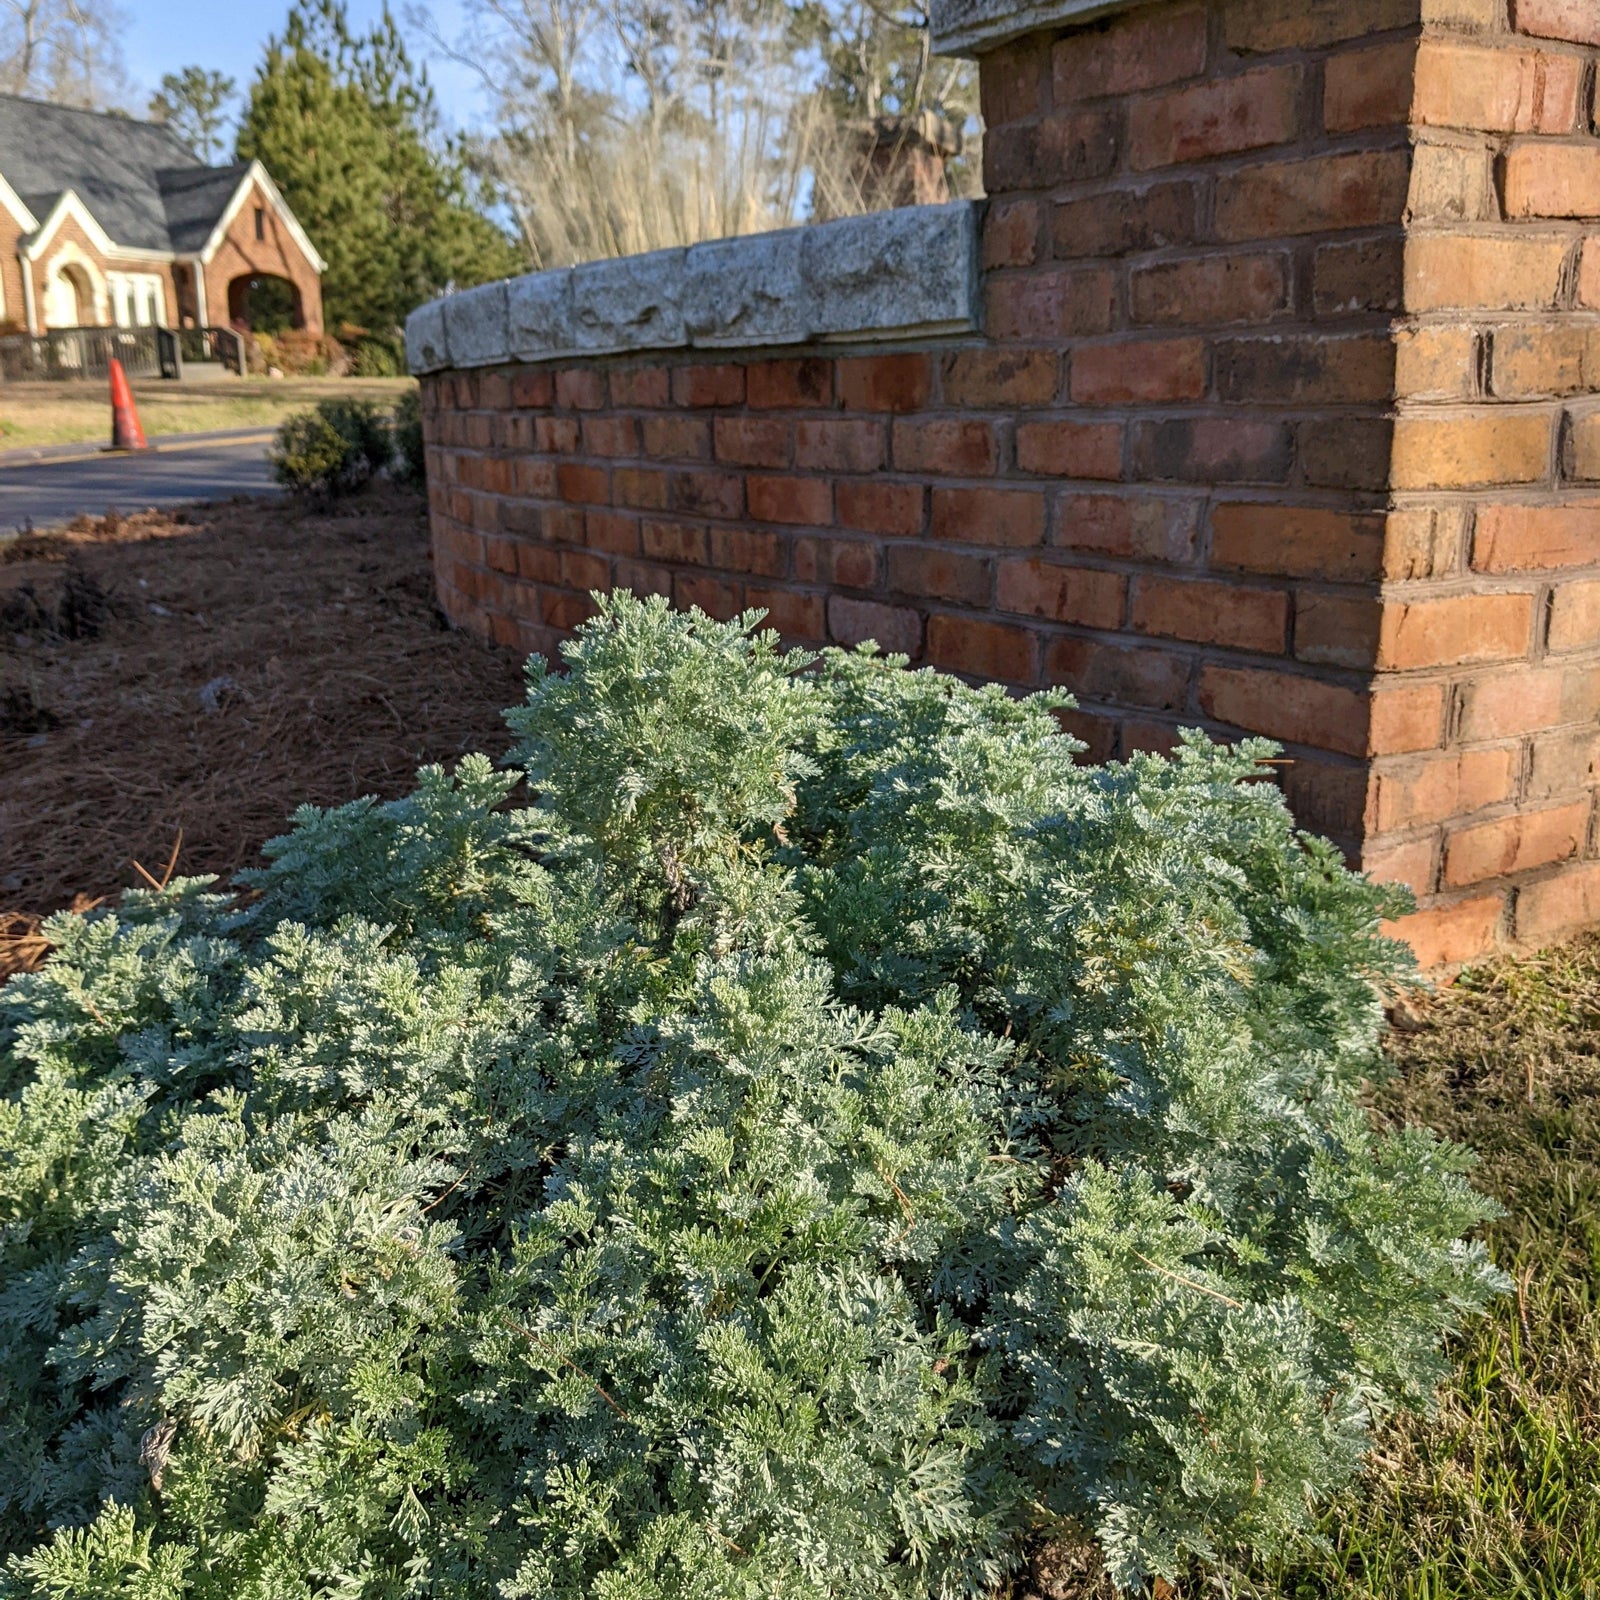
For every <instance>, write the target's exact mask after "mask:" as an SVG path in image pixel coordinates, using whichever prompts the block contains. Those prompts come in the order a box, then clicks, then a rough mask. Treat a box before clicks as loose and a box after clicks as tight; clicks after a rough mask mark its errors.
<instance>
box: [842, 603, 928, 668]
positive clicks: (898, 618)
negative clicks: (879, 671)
mask: <svg viewBox="0 0 1600 1600" xmlns="http://www.w3.org/2000/svg"><path fill="white" fill-rule="evenodd" d="M828 634H829V636H830V637H831V638H833V639H835V640H836V641H837V642H838V643H840V644H845V645H858V644H861V643H863V642H865V641H866V640H868V639H871V640H873V641H874V642H875V643H876V644H877V645H878V647H879V648H880V649H881V650H883V651H885V652H886V653H888V654H891V655H903V656H913V657H915V656H919V655H921V653H922V616H921V614H920V613H919V612H916V611H913V610H911V609H910V608H909V607H907V606H886V605H880V604H879V603H878V602H877V601H876V600H852V599H851V598H850V597H849V596H848V595H842V594H835V595H829V596H828Z"/></svg>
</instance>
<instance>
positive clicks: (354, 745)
mask: <svg viewBox="0 0 1600 1600" xmlns="http://www.w3.org/2000/svg"><path fill="white" fill-rule="evenodd" d="M520 695H521V681H520V663H518V662H517V661H516V660H515V659H513V658H512V657H511V656H510V655H509V654H507V653H506V652H503V651H499V650H496V649H494V648H493V647H491V646H488V645H486V644H484V643H482V642H480V641H478V640H476V639H474V638H471V637H468V636H465V635H460V634H452V633H449V632H448V631H446V630H445V629H444V627H443V626H442V623H441V619H440V618H439V615H438V613H437V611H436V609H435V607H434V604H433V598H432V584H431V572H430V568H429V561H428V547H427V531H426V522H425V515H424V510H423V506H422V503H421V501H420V498H419V497H417V496H415V495H414V494H411V493H408V492H405V491H401V490H397V489H392V488H388V487H380V488H378V489H375V490H373V491H371V492H369V493H368V494H366V495H363V496H360V497H358V498H356V499H353V500H351V501H347V502H344V503H343V504H341V505H339V506H338V507H337V508H336V509H335V510H334V511H332V512H331V513H327V514H316V515H311V514H305V513H302V512H297V511H294V510H292V509H289V508H287V507H285V506H282V505H262V504H247V503H237V504H229V505H224V506H213V507H205V508H197V509H193V510H191V511H189V512H187V513H184V514H180V515H177V516H168V515H156V514H153V513H152V514H146V515H143V516H139V517H134V518H128V519H123V520H119V521H114V522H97V523H85V524H84V525H82V526H80V527H77V528H75V529H72V530H69V531H67V532H65V533H61V534H53V535H44V536H39V537H37V538H30V539H28V540H19V541H15V542H13V543H12V544H10V545H6V546H0V767H3V770H4V772H5V775H6V782H5V786H4V790H3V792H0V910H4V911H5V912H6V913H7V915H6V916H4V917H0V941H7V942H0V964H3V963H4V962H5V961H7V960H8V959H9V961H10V962H11V964H12V965H13V966H23V965H32V964H34V963H35V962H36V961H37V960H38V959H39V958H40V957H41V956H42V954H43V945H42V942H41V941H40V940H39V939H38V936H37V918H38V914H39V913H42V912H46V911H49V910H52V909H55V908H57V907H60V906H63V905H67V904H70V903H72V902H73V901H74V899H78V898H84V899H93V898H97V897H100V896H104V895H113V894H115V893H116V892H118V891H119V890H120V889H121V888H123V887H126V886H128V885H132V884H137V883H140V882H142V881H143V877H142V873H148V874H149V875H151V876H153V877H155V878H156V879H158V880H159V879H161V878H163V877H164V876H166V875H167V874H168V872H169V870H175V871H177V872H180V873H197V872H214V873H218V874H220V875H223V876H227V875H229V874H231V873H232V872H233V871H235V870H236V869H237V868H239V867H241V866H243V865H246V864H248V863H249V862H251V861H252V860H253V858H254V857H255V854H256V852H257V850H258V848H259V845H260V844H261V842H262V841H263V840H265V839H266V838H268V837H270V836H271V835H273V834H276V833H278V832H280V831H281V830H282V826H283V822H284V819H285V817H286V816H287V815H288V813H289V812H290V811H291V810H292V809H293V808H294V807H295V806H296V805H297V804H299V803H301V802H304V801H311V802H314V803H318V804H330V803H334V802H338V801H342V800H346V799H349V798H351V797H353V796H356V795H360V794H364V793H377V794H380V795H383V796H394V795H399V794H402V793H405V792H407V791H408V790H409V789H410V788H411V785H412V774H413V770H414V768H415V767H416V766H417V765H418V764H420V763H422V762H427V761H449V760H451V759H452V758H453V757H455V756H456V755H458V754H460V753H461V752H463V751H466V750H473V749H482V750H486V751H489V752H491V753H493V754H498V753H499V752H500V751H502V750H504V749H505V748H506V747H507V745H508V744H509V743H510V736H509V734H508V733H507V731H506V729H505V727H504V724H503V723H502V721H501V716H500V712H501V708H502V707H503V706H506V705H510V704H512V703H514V702H515V701H517V700H518V699H519V698H520ZM180 830H181V835H182V844H181V848H179V849H177V850H176V854H175V846H176V845H177V843H178V839H179V833H180ZM135 862H137V863H138V864H139V865H138V866H135V865H134V863H135ZM141 869H142V870H141ZM7 929H9V936H8V934H7ZM3 970H4V967H3V965H0V971H3ZM1389 1049H1390V1055H1391V1058H1392V1060H1393V1062H1394V1064H1395V1066H1396V1068H1397V1069H1398V1070H1397V1075H1396V1077H1395V1079H1394V1080H1393V1081H1392V1082H1391V1083H1389V1084H1387V1085H1385V1086H1384V1087H1382V1088H1381V1089H1380V1090H1378V1091H1377V1092H1376V1094H1375V1096H1374V1104H1375V1107H1376V1109H1377V1111H1378V1113H1379V1115H1380V1116H1381V1117H1384V1118H1393V1119H1394V1120H1396V1121H1414V1122H1422V1123H1426V1124H1428V1125H1429V1126H1431V1127H1433V1128H1435V1129H1437V1130H1438V1131H1440V1132H1442V1133H1445V1134H1446V1135H1448V1136H1450V1137H1452V1138H1455V1139H1459V1140H1462V1141H1464V1142H1466V1143H1468V1144H1470V1145H1472V1146H1473V1147H1474V1148H1476V1149H1477V1150H1478V1152H1479V1153H1480V1156H1481V1158H1482V1164H1481V1166H1480V1168H1479V1171H1478V1174H1477V1180H1476V1181H1477V1182H1478V1184H1479V1186H1480V1187H1482V1188H1483V1189H1485V1190H1486V1191H1488V1192H1489V1193H1490V1194H1492V1195H1493V1196H1494V1197H1495V1198H1496V1199H1498V1200H1499V1202H1500V1203H1501V1204H1502V1205H1503V1206H1504V1207H1505V1208H1506V1216H1505V1217H1504V1218H1503V1219H1502V1220H1501V1221H1499V1222H1496V1223H1493V1224H1491V1225H1490V1226H1489V1227H1488V1229H1487V1230H1486V1236H1487V1238H1488V1240H1489V1243H1490V1247H1491V1250H1492V1253H1493V1255H1494V1258H1495V1260H1496V1261H1497V1262H1498V1263H1499V1265H1500V1266H1501V1267H1503V1268H1504V1269H1505V1271H1506V1272H1508V1273H1509V1274H1510V1275H1511V1277H1512V1278H1513V1280H1514V1281H1515V1284H1516V1292H1515V1293H1514V1294H1513V1295H1508V1296H1505V1297H1503V1298H1501V1299H1500V1300H1499V1301H1497V1302H1496V1303H1495V1304H1494V1305H1493V1307H1492V1308H1491V1311H1490V1314H1489V1316H1488V1317H1487V1318H1485V1319H1484V1320H1483V1321H1482V1322H1480V1323H1478V1324H1476V1325H1474V1326H1473V1327H1472V1328H1470V1329H1469V1331H1468V1333H1467V1334H1466V1335H1465V1337H1464V1338H1463V1339H1461V1340H1460V1341H1458V1343H1457V1344H1456V1345H1455V1347H1454V1349H1453V1354H1454V1355H1455V1357H1456V1358H1457V1361H1458V1369H1457V1375H1456V1377H1455V1379H1454V1380H1453V1381H1452V1383H1451V1384H1449V1385H1447V1386H1446V1388H1445V1390H1444V1391H1443V1392H1442V1395H1441V1402H1440V1407H1439V1411H1438V1414H1437V1416H1435V1417H1433V1418H1431V1419H1403V1420H1401V1421H1400V1422H1398V1423H1394V1424H1390V1425H1389V1426H1387V1427H1386V1428H1385V1429H1384V1430H1383V1431H1382V1433H1381V1434H1380V1436H1379V1440H1378V1444H1377V1448H1376V1449H1375V1451H1374V1453H1373V1455H1372V1457H1371V1458H1370V1461H1369V1466H1368V1470H1367V1472H1366V1474H1365V1476H1364V1478H1363V1480H1362V1482H1361V1484H1360V1486H1359V1488H1358V1489H1357V1490H1356V1491H1355V1492H1353V1493H1352V1494H1350V1495H1349V1496H1348V1497H1346V1498H1345V1499H1344V1500H1342V1501H1341V1502H1340V1504H1339V1505H1338V1506H1336V1507H1335V1508H1333V1509H1332V1511H1331V1512H1330V1514H1329V1516H1328V1517H1327V1518H1325V1520H1324V1529H1325V1532H1326V1534H1327V1537H1328V1540H1329V1548H1328V1550H1327V1551H1326V1552H1325V1553H1324V1554H1322V1555H1319V1556H1316V1557H1314V1558H1311V1559H1302V1560H1299V1561H1296V1562H1294V1563H1292V1564H1287V1565H1282V1566H1277V1567H1270V1568H1267V1567H1262V1568H1258V1569H1256V1570H1255V1571H1254V1572H1253V1573H1252V1574H1250V1575H1248V1576H1245V1575H1240V1574H1234V1575H1231V1576H1230V1579H1229V1582H1228V1585H1227V1588H1226V1592H1229V1593H1232V1594H1235V1595H1245V1594H1251V1593H1254V1594H1257V1595H1259V1596H1261V1597H1263V1600H1264V1597H1266V1596H1269V1595H1276V1594H1287V1595H1292V1596H1307V1597H1310V1596H1349V1597H1358V1596H1359V1597H1373V1600H1376V1597H1379V1596H1381V1597H1383V1600H1391V1597H1394V1600H1399V1597H1407V1600H1468V1597H1471V1600H1491V1597H1493V1600H1499V1597H1521V1596H1527V1597H1535V1596H1537V1597H1541V1600H1544V1597H1549V1600H1556V1597H1568V1596H1571V1597H1574V1600H1578V1597H1586V1596H1593V1595H1595V1594H1597V1593H1600V1587H1597V1585H1600V1501H1597V1499H1596V1497H1595V1494H1594V1485H1595V1483H1596V1482H1600V1292H1597V1290H1600V937H1594V938H1590V939H1588V940H1585V941H1580V942H1579V943H1576V944H1573V945H1570V946H1567V947H1564V948H1561V949H1557V950H1553V951H1550V952H1546V953H1544V954H1543V955H1540V956H1537V957H1533V958H1529V959H1526V960H1523V961H1519V962H1507V963H1504V964H1501V965H1500V966H1497V967H1495V968H1492V969H1486V970H1484V971H1482V972H1480V973H1476V974H1469V975H1468V976H1467V977H1466V978H1465V979H1464V980H1463V981H1462V982H1461V983H1459V984H1458V985H1456V986H1455V987H1454V988H1453V989H1451V990H1450V991H1448V992H1446V993H1443V994H1441V995H1439V996H1437V997H1435V998H1433V999H1431V1000H1428V1001H1425V1002H1422V1003H1419V1004H1417V1005H1415V1006H1412V1007H1408V1008H1407V1009H1406V1010H1405V1011H1404V1012H1403V1014H1402V1016H1401V1019H1400V1024H1399V1026H1397V1028H1396V1030H1395V1031H1394V1033H1393V1034H1392V1036H1391V1040H1390V1046H1389ZM1093 1565H1094V1564H1093V1562H1092V1560H1087V1559H1085V1558H1083V1557H1081V1556H1078V1555H1075V1554H1074V1553H1073V1552H1072V1551H1070V1550H1060V1551H1057V1552H1054V1553H1052V1555H1051V1556H1050V1557H1049V1558H1048V1559H1047V1561H1046V1563H1045V1566H1044V1569H1043V1570H1041V1572H1040V1573H1039V1574H1037V1579H1038V1581H1037V1582H1036V1583H1035V1584H1034V1585H1033V1586H1032V1587H1031V1588H1019V1589H1018V1590H1017V1591H1015V1592H1016V1593H1018V1594H1019V1595H1020V1594H1023V1593H1035V1594H1038V1595H1040V1596H1042V1597H1045V1600H1084V1597H1086V1596H1089V1595H1091V1594H1094V1595H1101V1594H1106V1593H1108V1592H1109V1590H1108V1589H1107V1587H1106V1585H1105V1582H1104V1579H1103V1578H1101V1577H1099V1576H1097V1575H1096V1574H1095V1573H1094V1571H1093ZM1052 1574H1053V1575H1052ZM1191 1590H1192V1592H1194V1593H1200V1592H1209V1589H1208V1588H1207V1586H1206V1584H1205V1582H1204V1581H1203V1580H1196V1581H1195V1582H1193V1583H1192V1584H1188V1585H1186V1586H1185V1591H1184V1592H1190V1591H1191ZM1219 1592H1220V1591H1219Z"/></svg>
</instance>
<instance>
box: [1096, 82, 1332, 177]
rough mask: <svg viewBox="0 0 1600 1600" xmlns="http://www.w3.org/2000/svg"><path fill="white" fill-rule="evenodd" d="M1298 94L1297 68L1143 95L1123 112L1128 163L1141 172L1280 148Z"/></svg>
mask: <svg viewBox="0 0 1600 1600" xmlns="http://www.w3.org/2000/svg"><path fill="white" fill-rule="evenodd" d="M1300 95H1301V72H1300V68H1299V67H1294V66H1286V67H1260V68H1257V69H1256V70H1255V71H1254V72H1244V73H1241V74H1239V75H1238V76H1237V77H1232V78H1214V79H1212V80H1211V81H1209V82H1207V83H1200V84H1196V85H1195V86H1194V87H1193V88H1191V89H1179V90H1176V91H1174V92H1173V93H1170V94H1162V95H1147V96H1143V97H1141V98H1140V99H1137V100H1135V101H1134V102H1133V104H1132V106H1131V107H1130V108H1129V112H1128V164H1129V165H1130V166H1131V167H1133V168H1134V170H1135V171H1143V170H1148V169H1150V168H1152V167H1172V166H1180V165H1182V164H1184V163H1186V162H1190V161H1203V160H1205V159H1207V158H1208V157H1210V156H1220V155H1229V154H1232V153H1234V152H1237V151H1240V150H1256V149H1260V148H1262V147H1263V146H1266V145H1274V144H1285V143H1287V142H1288V141H1289V140H1290V139H1292V138H1294V136H1295V133H1296V132H1297V127H1298V122H1299V112H1300Z"/></svg>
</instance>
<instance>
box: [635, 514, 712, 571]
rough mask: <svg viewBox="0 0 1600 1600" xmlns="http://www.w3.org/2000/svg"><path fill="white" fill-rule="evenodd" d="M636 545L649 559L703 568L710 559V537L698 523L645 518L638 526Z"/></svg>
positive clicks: (703, 526) (702, 525)
mask: <svg viewBox="0 0 1600 1600" xmlns="http://www.w3.org/2000/svg"><path fill="white" fill-rule="evenodd" d="M639 548H640V550H641V551H642V552H643V553H644V555H645V556H646V557H647V558H648V559H649V560H651V561H687V562H691V563H693V564H694V565H695V566H701V567H703V566H704V565H705V564H706V563H707V562H708V561H709V560H710V559H711V548H710V539H709V537H708V536H707V533H706V528H705V524H704V523H700V522H660V521H657V520H656V519H655V518H652V517H646V518H645V519H644V521H643V522H642V523H641V524H640V526H639Z"/></svg>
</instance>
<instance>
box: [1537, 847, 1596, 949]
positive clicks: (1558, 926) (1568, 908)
mask: <svg viewBox="0 0 1600 1600" xmlns="http://www.w3.org/2000/svg"><path fill="white" fill-rule="evenodd" d="M1597 922H1600V863H1591V864H1589V865H1586V866H1581V867H1568V868H1567V869H1566V871H1564V872H1559V873H1557V874H1556V875H1555V876H1554V877H1551V878H1545V879H1542V880H1541V881H1540V882H1538V883H1527V884H1523V885H1522V887H1521V888H1519V889H1518V890H1517V910H1516V926H1517V938H1518V939H1519V940H1520V941H1521V942H1522V943H1524V944H1530V945H1544V944H1552V943H1554V942H1555V941H1556V940H1557V939H1559V938H1561V937H1562V936H1563V935H1564V934H1570V933H1574V932H1576V931H1577V930H1578V929H1580V928H1591V927H1593V926H1594V925H1595V923H1597Z"/></svg>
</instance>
